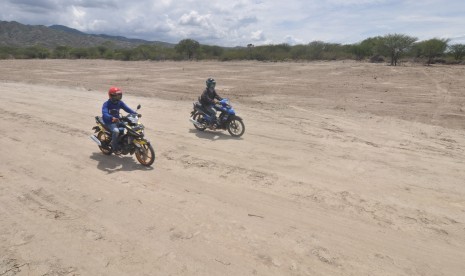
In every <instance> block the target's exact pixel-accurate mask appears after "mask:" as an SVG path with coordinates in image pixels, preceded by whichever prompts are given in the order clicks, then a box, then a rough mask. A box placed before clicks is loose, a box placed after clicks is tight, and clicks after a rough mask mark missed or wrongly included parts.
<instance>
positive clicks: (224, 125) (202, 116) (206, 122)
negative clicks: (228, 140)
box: [189, 98, 245, 137]
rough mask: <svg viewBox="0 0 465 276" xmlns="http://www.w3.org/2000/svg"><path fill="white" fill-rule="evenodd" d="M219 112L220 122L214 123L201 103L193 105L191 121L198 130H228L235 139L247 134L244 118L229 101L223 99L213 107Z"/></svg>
mask: <svg viewBox="0 0 465 276" xmlns="http://www.w3.org/2000/svg"><path fill="white" fill-rule="evenodd" d="M213 107H214V108H215V110H216V111H217V112H221V113H220V116H219V117H218V118H219V119H218V122H212V118H211V116H210V115H209V113H208V112H207V111H206V110H205V109H204V107H203V106H202V104H201V103H200V102H194V103H193V110H192V112H191V116H190V117H191V118H189V121H190V122H191V123H192V124H194V127H195V128H196V129H197V130H200V131H204V130H205V129H207V128H208V129H210V130H228V132H229V134H231V136H233V137H240V136H242V134H244V132H245V126H244V122H243V121H242V118H241V117H239V116H237V115H236V112H235V111H234V109H233V108H232V106H231V105H230V104H229V99H226V98H225V99H222V100H221V101H219V102H218V103H217V104H215V105H214V106H213Z"/></svg>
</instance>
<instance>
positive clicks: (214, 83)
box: [206, 78, 216, 88]
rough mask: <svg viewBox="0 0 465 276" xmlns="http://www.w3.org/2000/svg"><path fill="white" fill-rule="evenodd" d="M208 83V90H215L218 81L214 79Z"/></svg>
mask: <svg viewBox="0 0 465 276" xmlns="http://www.w3.org/2000/svg"><path fill="white" fill-rule="evenodd" d="M206 83H207V88H215V85H216V81H215V80H214V79H213V78H208V80H207V81H206Z"/></svg>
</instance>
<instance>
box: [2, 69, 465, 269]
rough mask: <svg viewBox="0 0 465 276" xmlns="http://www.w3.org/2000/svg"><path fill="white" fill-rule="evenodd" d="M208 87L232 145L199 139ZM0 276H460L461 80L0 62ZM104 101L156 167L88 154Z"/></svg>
mask: <svg viewBox="0 0 465 276" xmlns="http://www.w3.org/2000/svg"><path fill="white" fill-rule="evenodd" d="M209 76H213V77H214V78H215V79H216V80H217V82H218V85H217V88H218V92H219V93H220V95H222V96H223V97H228V98H230V99H231V103H232V104H233V106H234V107H235V109H236V111H237V112H238V114H239V115H240V116H242V117H243V118H244V122H245V125H246V132H245V134H244V136H243V137H242V138H240V139H234V138H231V136H230V135H229V134H228V133H227V132H212V131H205V132H198V131H196V130H195V129H194V127H193V126H192V124H190V123H189V121H188V115H189V112H190V111H191V107H192V102H193V101H194V100H195V99H196V98H197V96H198V95H199V94H200V93H201V91H202V90H203V87H204V84H205V79H206V78H207V77H209ZM0 82H1V85H0V116H1V120H0V129H1V132H2V134H1V135H0V146H1V151H0V222H1V223H0V275H1V276H5V275H7V276H11V275H464V271H465V261H464V260H465V170H464V165H465V147H464V145H465V92H464V91H465V90H464V87H465V67H464V66H430V67H426V66H421V65H408V64H407V65H403V66H399V67H390V66H386V65H385V64H368V63H356V62H321V63H258V62H230V63H229V62H228V63H220V62H118V61H96V60H91V61H79V60H76V61H69V60H66V61H62V60H45V61H36V60H24V61H22V60H18V61H11V60H6V61H5V60H3V61H0ZM111 85H116V86H119V87H121V88H122V89H123V90H124V91H125V95H124V100H125V102H126V103H127V104H129V105H130V106H132V107H135V106H136V105H137V104H139V103H140V104H141V105H142V109H141V110H140V113H142V115H143V117H142V122H143V123H144V124H145V126H146V129H147V131H146V134H147V136H148V138H149V139H150V140H151V141H152V143H153V144H154V148H155V151H156V154H157V159H156V161H155V164H154V166H153V167H151V168H148V169H147V168H145V167H143V166H141V165H140V164H138V163H137V161H136V159H135V158H134V157H133V156H122V157H117V156H105V155H103V154H101V153H100V151H99V150H98V148H97V146H96V144H95V143H94V142H93V141H91V140H90V139H89V135H91V134H92V130H91V128H92V127H93V126H94V116H96V115H99V114H100V108H101V105H102V103H103V101H105V100H106V91H107V90H108V88H109V87H110V86H111Z"/></svg>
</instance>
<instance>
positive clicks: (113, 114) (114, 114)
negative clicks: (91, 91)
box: [102, 100, 137, 125]
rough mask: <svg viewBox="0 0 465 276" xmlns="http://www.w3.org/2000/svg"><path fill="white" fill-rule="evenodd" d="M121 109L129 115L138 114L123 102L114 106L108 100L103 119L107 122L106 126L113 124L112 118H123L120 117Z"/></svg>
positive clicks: (104, 105) (105, 103)
mask: <svg viewBox="0 0 465 276" xmlns="http://www.w3.org/2000/svg"><path fill="white" fill-rule="evenodd" d="M120 109H123V110H124V111H126V112H127V113H131V114H136V113H137V112H135V111H134V110H132V109H131V108H129V106H127V105H126V104H125V103H124V102H123V101H118V103H116V104H114V103H112V102H111V101H110V100H108V101H106V102H104V103H103V106H102V117H103V121H104V122H105V124H107V125H109V124H111V123H112V122H111V119H112V118H118V119H120V118H121V117H120V116H119V110H120Z"/></svg>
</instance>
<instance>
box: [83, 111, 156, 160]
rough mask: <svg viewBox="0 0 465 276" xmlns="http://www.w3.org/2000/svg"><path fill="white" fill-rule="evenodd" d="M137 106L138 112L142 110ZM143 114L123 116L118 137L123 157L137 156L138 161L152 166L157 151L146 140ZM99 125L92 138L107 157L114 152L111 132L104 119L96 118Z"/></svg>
mask: <svg viewBox="0 0 465 276" xmlns="http://www.w3.org/2000/svg"><path fill="white" fill-rule="evenodd" d="M140 107H141V106H140V105H138V106H137V110H139V109H140ZM140 117H141V114H128V115H127V116H121V119H120V123H119V131H120V135H119V136H118V145H119V146H120V148H121V154H122V155H127V154H130V155H133V154H135V155H136V158H137V161H139V163H141V164H142V165H144V166H150V165H152V164H153V162H154V161H155V151H154V150H153V147H152V145H151V143H150V141H148V140H147V139H145V138H144V129H145V127H144V125H143V124H141V123H140V122H139V118H140ZM95 123H96V124H97V125H96V126H94V127H93V128H92V129H93V130H94V132H95V134H93V135H91V136H90V138H91V139H92V140H93V141H94V142H95V143H97V145H98V147H99V149H100V151H101V152H102V153H103V154H105V155H111V154H112V153H113V152H114V150H113V149H112V147H111V130H110V129H108V127H107V126H106V125H105V123H104V122H103V119H102V117H100V116H96V117H95Z"/></svg>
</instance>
